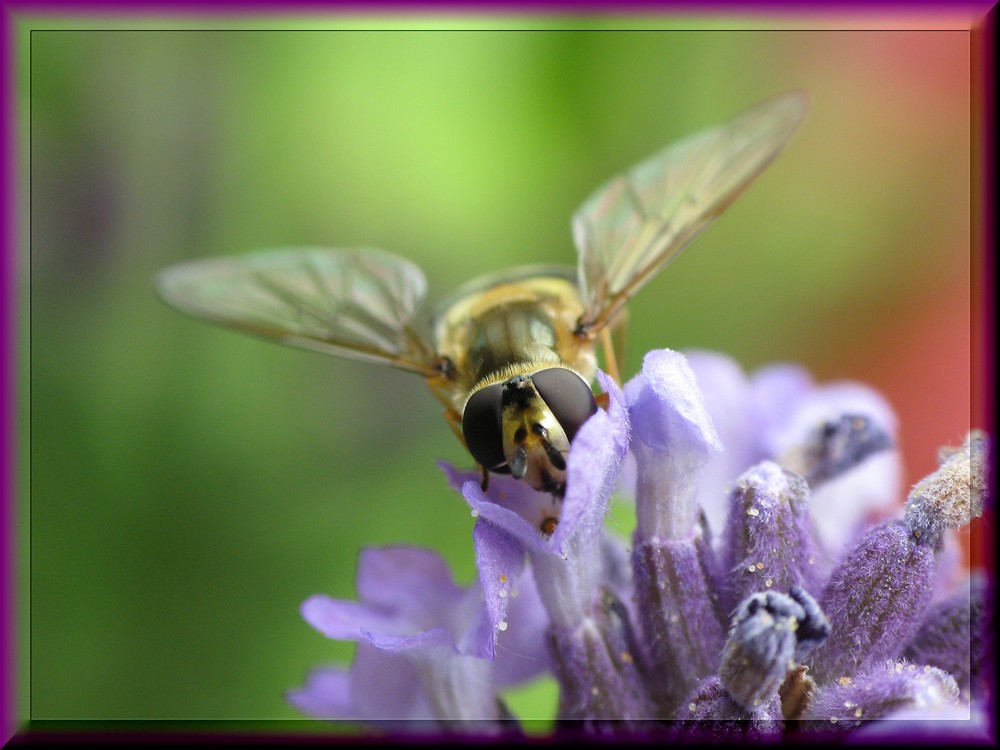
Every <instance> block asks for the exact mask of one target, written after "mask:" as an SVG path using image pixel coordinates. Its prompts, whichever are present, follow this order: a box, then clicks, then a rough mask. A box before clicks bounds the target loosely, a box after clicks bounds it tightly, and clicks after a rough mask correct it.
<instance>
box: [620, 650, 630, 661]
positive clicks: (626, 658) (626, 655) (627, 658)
mask: <svg viewBox="0 0 1000 750" xmlns="http://www.w3.org/2000/svg"><path fill="white" fill-rule="evenodd" d="M619 656H620V657H621V660H622V661H623V662H624V663H625V664H631V663H632V662H633V659H632V654H630V653H629V652H628V651H622V652H621V654H619Z"/></svg>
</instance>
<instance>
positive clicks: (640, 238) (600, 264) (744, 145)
mask: <svg viewBox="0 0 1000 750" xmlns="http://www.w3.org/2000/svg"><path fill="white" fill-rule="evenodd" d="M806 104H807V100H806V96H805V94H803V93H801V92H791V93H788V94H783V95H780V96H777V97H775V98H773V99H769V100H767V101H765V102H763V103H761V104H758V105H757V106H756V107H753V108H752V109H750V110H747V111H746V112H744V113H743V114H741V115H740V116H738V117H737V118H736V119H734V120H732V121H730V122H728V123H726V124H724V125H720V126H717V127H714V128H710V129H708V130H704V131H702V132H700V133H697V134H695V135H693V136H690V137H688V138H686V139H684V140H682V141H680V142H679V143H675V144H673V145H671V146H668V147H667V148H666V149H665V150H663V151H661V152H660V153H658V154H656V155H655V156H653V157H652V158H650V159H649V160H647V161H644V162H642V163H641V164H639V165H637V166H635V167H633V168H632V169H631V170H629V171H628V172H626V173H625V174H623V175H619V176H618V177H615V178H614V179H612V180H611V181H609V182H607V183H606V184H604V185H602V186H601V187H600V188H598V190H597V191H595V192H594V194H593V195H591V196H590V198H588V199H587V201H586V202H585V203H584V204H583V205H582V206H581V207H580V208H579V209H578V210H577V212H576V214H575V215H574V216H573V239H574V241H575V243H576V247H577V251H578V253H579V268H578V274H579V283H580V290H581V293H582V295H583V299H584V303H585V305H586V308H587V312H586V313H585V314H584V317H583V320H582V321H581V322H582V324H583V325H584V326H585V327H589V328H592V329H595V330H596V329H599V328H600V327H602V326H603V325H606V324H607V323H608V322H610V320H611V318H612V317H614V315H615V313H617V312H618V310H619V309H620V308H621V306H622V305H624V304H625V302H626V301H628V299H629V298H630V297H632V296H633V295H634V294H635V293H636V292H637V291H638V290H639V288H640V287H641V286H642V285H643V284H645V283H646V282H647V281H649V279H650V278H652V276H653V275H654V274H655V273H656V272H657V271H659V270H660V269H661V268H663V267H664V266H665V265H666V264H667V263H668V262H670V261H671V260H672V259H673V258H675V257H676V256H677V255H678V254H679V253H680V252H681V250H683V249H684V248H685V247H687V245H688V243H690V242H691V240H693V239H694V238H695V237H697V236H698V235H699V234H700V233H701V232H702V231H703V230H704V229H706V228H707V227H708V226H709V225H710V224H711V223H712V222H713V221H715V219H717V218H718V217H719V215H720V214H721V213H722V212H723V211H724V210H725V209H726V208H727V207H728V206H729V204H730V203H732V202H733V201H734V200H735V199H736V198H737V196H739V194H740V193H741V192H743V190H744V189H745V188H746V187H747V186H748V185H749V184H750V183H751V182H753V180H754V179H755V178H756V177H757V176H758V175H759V174H760V173H761V172H762V171H763V170H764V168H765V167H767V165H768V164H770V163H771V161H772V160H773V159H774V158H775V157H776V156H777V155H778V154H779V153H780V152H781V150H782V149H783V148H784V147H785V145H786V144H787V143H788V141H789V140H790V139H791V137H792V135H793V134H794V133H795V131H796V129H797V128H798V126H799V124H800V123H801V122H802V118H803V117H804V115H805V111H806Z"/></svg>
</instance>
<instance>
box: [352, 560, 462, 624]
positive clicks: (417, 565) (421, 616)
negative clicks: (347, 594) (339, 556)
mask: <svg viewBox="0 0 1000 750" xmlns="http://www.w3.org/2000/svg"><path fill="white" fill-rule="evenodd" d="M356 587H357V591H358V598H359V599H360V600H361V601H362V602H363V603H364V604H365V605H368V606H370V607H373V608H378V609H380V610H382V611H385V612H391V613H397V614H398V616H400V617H401V618H403V619H405V621H407V622H410V623H413V624H414V626H415V627H419V628H421V629H423V628H430V627H434V626H436V625H450V624H452V623H450V622H449V618H442V614H443V613H448V612H449V611H450V610H453V609H454V608H455V607H456V606H457V604H458V602H459V601H461V599H462V597H463V596H464V593H465V592H464V590H463V589H462V588H460V587H459V586H457V585H456V584H455V581H454V579H453V578H452V575H451V570H450V569H449V568H448V564H447V563H446V562H445V561H444V559H443V558H442V557H441V556H440V555H439V554H437V553H436V552H433V551H431V550H428V549H420V548H417V547H382V548H377V549H376V548H367V549H364V550H362V551H361V554H360V556H359V558H358V572H357V581H356Z"/></svg>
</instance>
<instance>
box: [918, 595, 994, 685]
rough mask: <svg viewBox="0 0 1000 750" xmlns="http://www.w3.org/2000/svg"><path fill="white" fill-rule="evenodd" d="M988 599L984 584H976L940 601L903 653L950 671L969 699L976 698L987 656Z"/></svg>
mask: <svg viewBox="0 0 1000 750" xmlns="http://www.w3.org/2000/svg"><path fill="white" fill-rule="evenodd" d="M979 583H980V584H981V583H982V582H981V581H980V582H979ZM984 599H985V590H984V586H982V585H976V586H974V587H973V588H972V590H971V591H963V592H961V593H959V594H956V595H955V596H952V597H951V598H949V599H945V600H944V601H941V602H938V603H937V604H936V605H934V606H933V607H931V610H930V612H928V613H927V617H926V618H925V619H924V623H923V625H921V627H920V630H918V631H917V634H916V635H915V636H914V637H913V640H912V641H910V644H909V645H908V646H907V647H906V650H905V651H904V652H903V655H904V656H905V657H906V658H907V659H909V660H910V661H912V662H915V663H917V664H929V665H930V666H932V667H939V668H940V669H943V670H944V671H945V672H948V673H949V674H950V675H951V676H952V677H954V678H955V682H956V684H957V685H958V688H959V690H960V691H961V695H962V699H963V700H966V701H969V700H971V698H972V696H971V683H972V679H973V675H974V674H975V673H977V672H978V671H979V670H978V668H979V666H980V665H981V664H982V663H983V661H984V660H985V659H986V657H987V640H986V635H987V628H986V607H985V601H984Z"/></svg>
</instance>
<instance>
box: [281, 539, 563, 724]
mask: <svg viewBox="0 0 1000 750" xmlns="http://www.w3.org/2000/svg"><path fill="white" fill-rule="evenodd" d="M357 588H358V594H359V596H360V599H361V601H360V602H351V601H343V600H336V599H331V598H329V597H327V596H323V595H317V596H313V597H310V598H309V599H307V600H306V602H305V603H304V604H303V605H302V616H303V617H304V618H305V620H306V621H307V622H308V623H309V624H310V625H312V626H313V627H314V628H315V629H316V630H318V631H319V632H320V633H322V634H323V635H326V636H327V637H329V638H335V639H338V640H355V641H358V642H359V644H358V651H357V655H356V657H355V660H354V662H353V664H352V666H351V669H350V671H349V672H345V671H343V670H341V669H337V668H320V669H317V670H315V671H314V672H313V673H312V674H311V675H309V677H308V679H307V682H306V686H305V687H304V688H301V689H299V690H295V691H291V692H290V693H289V694H288V696H287V697H288V700H289V702H290V703H292V705H294V706H296V707H297V708H299V709H300V710H301V711H303V713H306V714H308V715H310V716H314V717H317V718H328V719H354V720H363V721H366V722H372V723H380V722H388V721H399V720H409V721H421V722H424V721H425V720H429V721H426V722H425V723H423V724H422V725H423V726H425V727H427V726H430V727H433V726H451V725H453V724H454V723H455V722H460V721H475V722H478V723H477V727H479V728H480V729H487V730H488V729H489V728H490V727H491V725H496V724H498V722H499V721H500V720H501V719H503V718H504V717H505V715H506V710H505V708H504V707H503V706H502V705H501V704H500V703H499V702H498V699H497V691H498V689H499V688H500V687H503V686H505V685H508V684H514V683H517V682H520V681H522V680H525V679H529V678H530V677H533V676H534V675H535V674H537V673H538V672H540V671H542V670H543V669H545V668H546V666H547V664H548V658H547V655H546V653H545V651H544V648H543V644H542V642H541V640H540V639H539V638H538V637H537V631H538V628H539V627H541V626H542V625H543V624H544V623H543V621H541V620H540V618H539V615H540V614H541V609H540V606H539V604H538V597H537V593H536V592H535V589H534V584H533V581H532V580H531V579H530V578H527V579H525V580H523V581H520V582H515V581H507V582H506V588H505V589H504V591H505V594H504V598H506V599H508V600H509V601H511V603H512V606H511V607H510V610H511V615H512V617H513V616H516V624H514V625H511V626H510V627H508V623H507V622H506V621H501V620H499V619H496V617H495V615H496V613H495V612H490V611H489V610H488V609H487V608H486V606H485V603H484V601H483V595H482V590H481V588H480V586H478V585H476V584H474V585H472V586H470V587H468V588H462V587H459V586H457V585H456V584H455V583H454V581H453V580H452V579H451V575H450V573H449V571H448V568H447V566H446V565H445V563H444V561H443V560H442V559H441V558H440V557H438V556H437V555H436V554H435V553H433V552H430V551H429V550H421V549H412V548H405V547H395V548H392V547H390V548H384V549H367V550H364V551H363V552H362V553H361V556H360V559H359V560H358V576H357ZM505 609H506V608H505ZM497 640H500V641H502V642H503V643H502V645H501V647H500V649H499V653H498V651H497V648H496V645H497V644H496V641H497ZM396 726H399V725H398V724H397V725H396ZM404 726H410V725H409V724H404ZM413 726H420V724H414V725H413Z"/></svg>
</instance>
